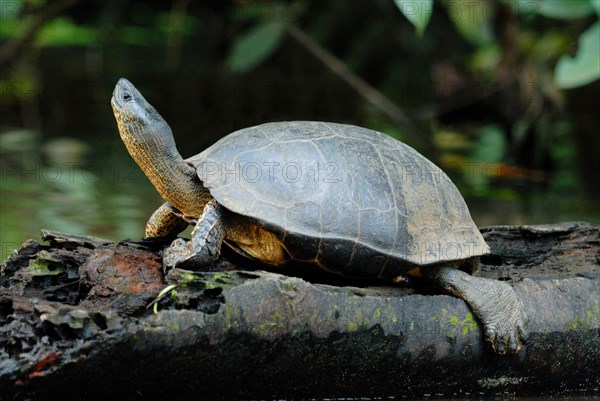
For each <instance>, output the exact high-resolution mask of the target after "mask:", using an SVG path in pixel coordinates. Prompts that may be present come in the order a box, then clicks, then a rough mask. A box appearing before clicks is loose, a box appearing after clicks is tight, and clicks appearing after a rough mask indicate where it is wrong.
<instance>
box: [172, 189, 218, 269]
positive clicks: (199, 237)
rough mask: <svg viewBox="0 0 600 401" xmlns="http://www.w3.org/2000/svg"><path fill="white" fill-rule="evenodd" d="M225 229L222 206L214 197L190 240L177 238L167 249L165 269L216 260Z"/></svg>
mask: <svg viewBox="0 0 600 401" xmlns="http://www.w3.org/2000/svg"><path fill="white" fill-rule="evenodd" d="M224 238H225V229H224V226H223V221H222V219H221V212H220V207H219V204H218V203H217V201H215V200H214V199H213V200H211V201H209V202H208V203H207V204H206V205H205V206H204V210H203V211H202V214H201V215H200V218H199V219H198V223H196V226H195V227H194V230H193V231H192V238H191V240H190V241H185V240H184V239H182V238H177V239H176V240H175V241H173V242H172V243H171V245H170V246H169V247H168V248H167V249H165V251H164V254H163V270H164V271H167V270H170V269H172V268H174V267H179V268H184V269H193V268H197V267H200V266H205V265H208V264H210V263H213V262H215V261H216V260H217V259H218V258H219V255H220V254H221V245H222V244H223V239H224Z"/></svg>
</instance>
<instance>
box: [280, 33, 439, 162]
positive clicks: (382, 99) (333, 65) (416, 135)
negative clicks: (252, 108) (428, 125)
mask: <svg viewBox="0 0 600 401" xmlns="http://www.w3.org/2000/svg"><path fill="white" fill-rule="evenodd" d="M287 28H288V32H289V33H290V34H291V35H292V37H293V38H294V39H296V41H298V42H299V43H300V44H301V45H302V46H304V47H305V48H306V49H307V50H308V51H309V52H310V53H312V55H313V56H315V57H316V58H317V59H319V60H320V61H321V62H322V63H323V64H325V65H326V66H327V67H328V68H329V69H330V70H331V71H332V72H334V73H335V74H337V75H338V76H339V77H340V78H342V79H343V80H344V81H346V83H347V84H348V85H350V86H351V87H352V88H353V89H354V90H355V91H356V92H358V94H359V95H361V96H362V97H364V98H365V99H366V100H368V101H369V102H370V103H371V104H372V105H373V106H375V107H376V108H378V109H379V110H381V111H382V112H383V113H385V114H386V115H387V116H388V117H389V118H390V119H391V120H392V121H394V122H395V123H396V124H397V125H398V126H399V127H400V128H401V129H402V131H403V133H405V134H406V135H407V136H409V137H410V138H411V139H413V140H415V141H416V142H418V143H419V144H420V145H423V146H424V147H425V148H427V150H428V151H429V153H430V155H435V149H434V148H433V145H432V143H431V141H430V140H429V136H428V135H427V134H426V133H425V132H423V131H421V130H419V129H418V128H417V127H416V126H415V125H414V123H413V122H412V121H411V120H410V118H409V117H408V116H407V115H406V113H404V111H403V110H402V109H401V108H400V107H398V106H397V105H396V104H395V103H394V102H392V101H391V100H390V99H389V98H387V97H386V96H385V95H384V94H383V93H381V92H380V91H379V90H377V89H376V88H374V87H373V86H371V85H369V84H368V83H367V82H365V81H364V80H363V79H361V78H360V77H358V76H357V75H356V74H354V73H353V72H352V71H351V70H350V69H349V68H348V66H347V65H346V64H345V63H344V62H343V61H341V60H340V59H339V58H337V57H336V56H334V55H333V54H332V53H330V52H329V51H328V50H326V49H325V48H323V47H322V46H321V45H319V44H318V43H317V42H315V41H314V40H313V39H312V38H310V37H309V36H308V35H307V34H305V33H304V32H303V31H302V30H300V29H298V28H297V27H295V26H293V25H289V26H288V27H287Z"/></svg>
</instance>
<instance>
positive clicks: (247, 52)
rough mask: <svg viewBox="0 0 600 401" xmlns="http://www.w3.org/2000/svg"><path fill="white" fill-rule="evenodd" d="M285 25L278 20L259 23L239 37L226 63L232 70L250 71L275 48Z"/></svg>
mask: <svg viewBox="0 0 600 401" xmlns="http://www.w3.org/2000/svg"><path fill="white" fill-rule="evenodd" d="M284 34H285V26H284V25H283V24H282V23H280V22H269V23H261V24H259V25H256V26H254V27H253V28H252V29H250V30H249V31H248V32H246V34H245V35H243V36H242V37H240V38H239V39H238V40H237V41H236V42H235V44H234V45H233V49H232V50H231V52H230V53H229V58H228V60H227V65H228V67H229V69H231V70H232V71H234V72H240V73H244V72H247V71H250V70H251V69H253V68H254V67H256V66H257V65H259V64H260V63H262V62H263V61H265V60H266V59H267V58H268V57H269V56H270V55H271V54H273V52H274V51H275V50H277V48H278V46H279V44H280V43H281V40H282V39H283V36H284Z"/></svg>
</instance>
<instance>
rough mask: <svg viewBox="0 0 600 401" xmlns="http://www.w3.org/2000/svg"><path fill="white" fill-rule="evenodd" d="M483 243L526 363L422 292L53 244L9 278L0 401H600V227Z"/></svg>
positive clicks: (62, 240)
mask: <svg viewBox="0 0 600 401" xmlns="http://www.w3.org/2000/svg"><path fill="white" fill-rule="evenodd" d="M481 231H482V233H483V235H484V237H485V239H486V241H487V242H488V244H489V245H490V246H491V249H492V253H491V254H490V255H487V256H485V257H484V258H482V272H481V274H482V275H484V276H487V277H493V278H497V279H499V280H505V281H508V282H510V283H511V284H512V285H513V287H514V288H515V290H516V292H517V294H518V296H519V298H520V300H521V301H522V303H523V305H524V307H525V309H526V312H527V314H528V316H529V318H530V322H529V332H530V334H529V338H528V340H527V342H526V344H525V346H524V347H523V349H522V350H521V351H520V352H519V353H518V354H516V355H508V356H499V355H496V354H494V352H493V351H492V350H491V347H490V346H489V344H486V343H485V342H484V340H483V337H482V331H481V325H480V323H479V322H478V321H477V319H476V318H474V317H473V316H472V314H471V312H470V309H469V308H468V306H467V305H466V304H465V302H464V301H462V300H461V299H457V298H454V297H451V296H447V295H444V294H441V293H439V291H438V290H436V289H435V288H431V287H428V286H427V285H419V286H418V287H417V288H416V289H408V288H401V287H397V286H396V287H395V286H391V285H389V284H386V283H373V282H368V283H367V282H350V281H340V280H338V279H336V278H335V277H331V276H327V274H326V273H321V272H316V271H306V272H303V271H301V270H291V272H292V273H293V274H295V275H296V276H290V275H282V274H278V273H276V272H273V271H270V272H267V271H263V270H256V268H257V267H258V268H260V266H251V267H252V270H250V269H248V266H249V265H248V264H247V263H248V262H244V261H243V260H242V261H240V260H239V259H236V258H235V257H234V256H232V255H225V257H224V258H222V260H221V261H220V262H219V264H218V265H216V266H212V267H211V268H210V269H209V270H208V271H202V272H186V271H181V270H175V271H173V272H172V273H170V274H169V275H168V276H167V277H166V278H165V277H164V275H163V274H162V271H161V263H160V260H161V257H160V248H161V247H162V246H164V244H163V243H158V242H156V243H153V242H135V241H122V242H119V243H115V242H111V241H108V240H102V239H98V238H92V237H82V236H76V235H68V234H62V233H58V232H52V231H47V230H43V231H42V238H43V240H44V241H45V242H46V243H45V244H42V243H38V242H36V241H33V240H29V241H27V242H25V243H24V244H23V245H22V247H21V248H20V249H19V250H18V251H17V252H16V253H14V254H13V255H11V256H10V257H9V258H8V260H7V261H6V262H5V263H4V264H3V265H2V266H1V269H2V270H1V276H0V389H1V391H0V399H2V400H4V399H7V400H10V399H15V400H16V399H50V398H52V399H61V400H66V399H85V400H89V399H107V397H111V396H112V397H116V398H115V399H120V400H122V399H138V398H148V397H150V398H159V397H160V398H163V399H174V398H179V399H184V398H185V399H187V398H192V397H193V398H194V399H202V398H206V399H215V398H237V399H243V398H245V399H251V398H253V399H257V398H262V399H264V398H267V399H270V398H292V397H293V398H309V397H310V398H323V397H357V396H360V397H378V396H381V397H390V396H397V397H401V396H427V395H428V394H431V395H434V396H436V395H443V396H447V397H452V396H464V395H467V394H481V393H483V394H497V393H513V394H556V393H566V392H581V391H586V392H590V393H598V391H599V388H598V387H599V383H600V273H599V271H600V227H598V226H595V225H591V224H587V223H563V224H555V225H538V226H495V227H487V228H482V229H481ZM244 263H245V264H244Z"/></svg>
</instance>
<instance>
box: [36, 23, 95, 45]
mask: <svg viewBox="0 0 600 401" xmlns="http://www.w3.org/2000/svg"><path fill="white" fill-rule="evenodd" d="M96 40H97V32H96V31H95V30H94V29H92V28H89V27H85V26H81V25H76V24H74V23H73V22H71V21H70V20H68V19H67V18H62V17H58V18H54V19H52V20H51V21H49V22H47V23H45V24H44V26H43V27H42V28H41V29H40V31H39V32H38V35H37V38H36V44H37V45H38V46H70V45H81V46H86V45H89V44H92V43H95V42H96Z"/></svg>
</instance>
